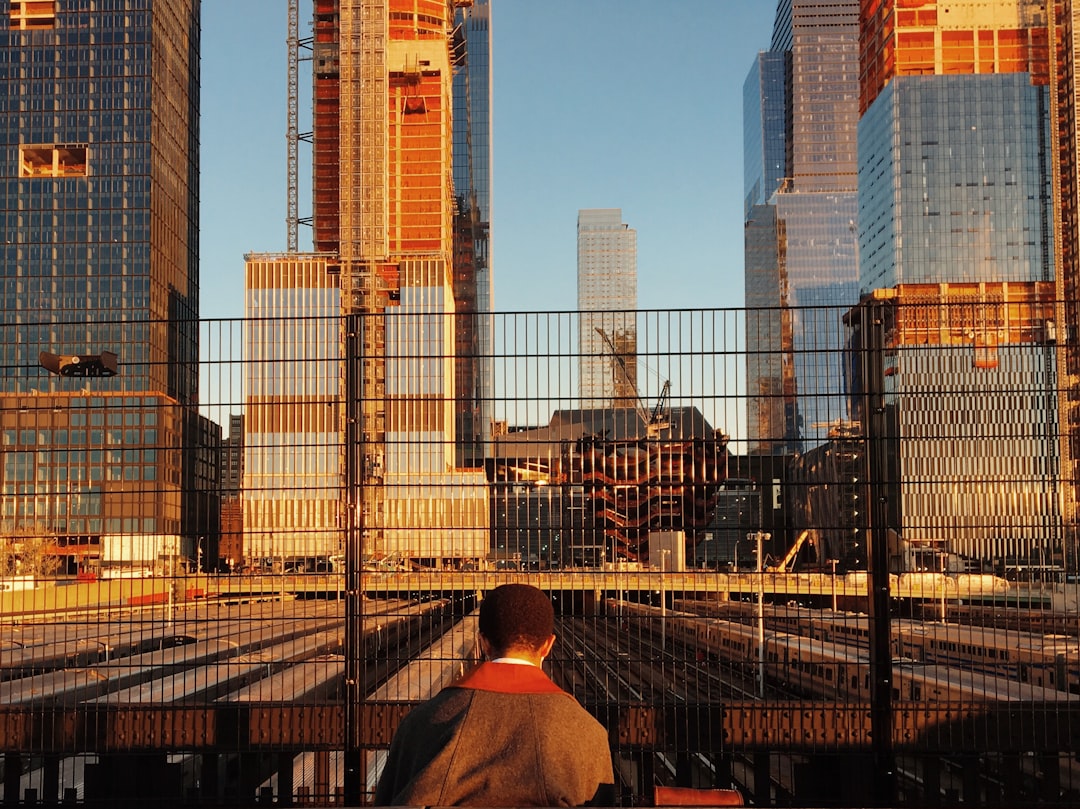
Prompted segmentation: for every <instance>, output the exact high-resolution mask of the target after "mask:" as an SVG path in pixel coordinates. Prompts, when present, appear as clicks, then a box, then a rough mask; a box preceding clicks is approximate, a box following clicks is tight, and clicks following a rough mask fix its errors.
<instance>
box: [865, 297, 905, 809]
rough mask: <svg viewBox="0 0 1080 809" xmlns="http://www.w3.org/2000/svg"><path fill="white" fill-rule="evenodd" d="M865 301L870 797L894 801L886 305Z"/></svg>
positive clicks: (886, 803)
mask: <svg viewBox="0 0 1080 809" xmlns="http://www.w3.org/2000/svg"><path fill="white" fill-rule="evenodd" d="M890 305H891V304H890V303H888V302H886V301H882V300H871V301H869V302H867V304H866V305H865V308H864V311H863V313H862V329H863V344H862V352H861V354H862V357H861V359H862V371H863V374H862V378H863V381H864V385H865V387H864V395H865V397H866V400H865V402H864V407H863V414H864V418H865V421H866V423H865V424H864V426H863V429H864V436H865V452H864V456H865V459H866V470H867V490H868V491H869V500H870V502H869V503H868V506H869V508H867V511H868V515H867V520H868V524H867V530H866V541H867V551H866V564H867V575H868V578H869V582H868V584H869V588H870V591H869V593H868V596H869V598H868V601H869V620H870V732H871V752H872V754H873V757H874V785H873V792H874V800H875V802H876V804H877V805H878V806H894V805H895V804H896V799H897V796H896V762H895V761H894V758H893V749H892V730H893V729H892V719H893V716H892V686H893V666H892V643H891V638H890V628H889V536H888V526H889V511H890V510H889V495H890V489H889V482H890V481H889V460H888V458H889V450H890V448H891V447H890V444H892V443H893V442H895V440H896V436H895V434H894V431H893V429H892V424H893V423H894V420H893V419H892V418H890V413H889V411H888V408H887V407H886V400H885V348H886V316H887V314H888V313H887V311H886V309H887V307H889V306H890Z"/></svg>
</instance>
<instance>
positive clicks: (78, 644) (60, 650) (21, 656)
mask: <svg viewBox="0 0 1080 809" xmlns="http://www.w3.org/2000/svg"><path fill="white" fill-rule="evenodd" d="M108 657H109V647H108V645H107V644H106V643H103V642H102V641H99V640H93V639H86V638H80V639H67V640H63V641H57V642H54V643H45V644H41V645H36V646H20V647H13V648H9V649H4V650H2V651H0V682H3V681H6V680H16V679H19V678H21V677H32V676H34V675H35V674H45V673H47V672H50V671H57V670H60V669H68V668H85V667H86V666H93V665H95V664H97V663H100V662H102V661H104V660H107V659H108Z"/></svg>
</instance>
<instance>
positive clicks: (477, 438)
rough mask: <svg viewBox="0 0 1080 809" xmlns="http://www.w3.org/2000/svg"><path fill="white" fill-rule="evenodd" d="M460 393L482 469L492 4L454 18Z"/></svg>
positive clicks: (489, 280) (467, 437)
mask: <svg viewBox="0 0 1080 809" xmlns="http://www.w3.org/2000/svg"><path fill="white" fill-rule="evenodd" d="M455 24H456V26H457V29H458V31H459V32H460V34H459V37H460V42H459V44H457V46H456V50H455V52H456V53H457V59H456V60H455V65H454V83H453V91H454V194H455V196H456V197H457V214H456V215H455V226H454V306H455V313H456V317H455V330H456V340H455V365H456V368H455V371H456V373H455V376H456V378H455V385H454V388H455V395H456V411H457V412H456V419H457V424H456V433H457V445H458V457H457V465H458V466H474V467H475V466H481V465H482V464H483V459H484V457H485V456H486V455H487V449H486V448H487V446H488V443H489V442H490V439H491V428H492V421H493V418H494V413H493V410H492V404H493V402H494V400H495V390H494V360H493V359H492V351H493V350H494V349H493V345H494V344H493V335H492V319H491V312H492V307H493V306H494V284H493V277H492V274H491V249H490V234H491V123H492V119H491V3H490V0H477V1H476V2H474V3H473V4H471V5H463V6H462V7H460V8H458V9H457V10H456V12H455Z"/></svg>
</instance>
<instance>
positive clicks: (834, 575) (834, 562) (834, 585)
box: [829, 559, 837, 612]
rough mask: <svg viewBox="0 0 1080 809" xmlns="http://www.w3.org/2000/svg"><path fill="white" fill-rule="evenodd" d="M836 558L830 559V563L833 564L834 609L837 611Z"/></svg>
mask: <svg viewBox="0 0 1080 809" xmlns="http://www.w3.org/2000/svg"><path fill="white" fill-rule="evenodd" d="M836 562H837V560H836V559H830V560H829V564H830V565H832V611H833V612H836Z"/></svg>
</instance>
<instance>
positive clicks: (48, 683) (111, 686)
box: [0, 640, 237, 706]
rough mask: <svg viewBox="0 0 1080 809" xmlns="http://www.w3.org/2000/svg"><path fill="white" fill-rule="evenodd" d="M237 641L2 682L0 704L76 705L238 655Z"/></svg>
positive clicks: (190, 646) (205, 643)
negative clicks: (121, 689)
mask: <svg viewBox="0 0 1080 809" xmlns="http://www.w3.org/2000/svg"><path fill="white" fill-rule="evenodd" d="M236 653H237V645H236V643H234V642H230V641H224V640H211V641H199V642H198V643H192V644H188V645H186V646H178V647H175V648H173V649H167V650H163V651H158V652H149V653H147V654H142V655H133V656H132V657H129V658H125V659H124V660H122V661H119V662H110V663H101V664H99V665H97V666H94V667H91V668H71V669H61V670H58V671H50V672H47V673H45V674H36V675H33V676H30V677H21V678H19V679H15V680H8V681H7V682H3V683H0V705H23V704H29V703H46V704H50V705H61V706H62V705H75V704H78V703H80V702H84V701H85V700H88V699H93V698H95V697H99V696H101V695H102V694H105V693H108V692H110V691H115V690H118V689H120V688H127V687H129V686H132V685H136V684H138V683H143V682H147V681H149V680H153V679H158V678H161V677H164V676H168V675H171V674H174V673H176V672H178V671H182V670H184V669H187V668H193V667H195V666H199V665H205V664H207V663H212V662H216V661H218V660H223V659H226V658H230V657H235V656H236Z"/></svg>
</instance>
